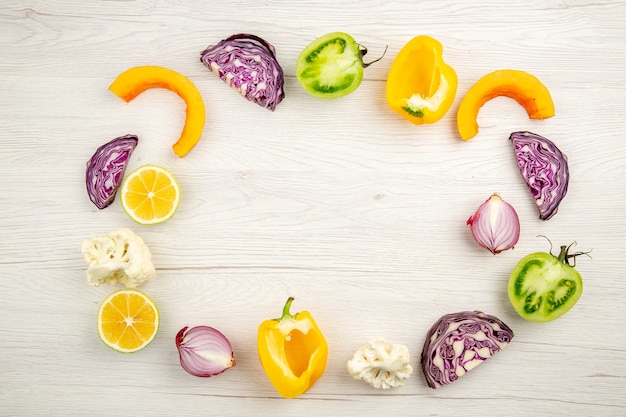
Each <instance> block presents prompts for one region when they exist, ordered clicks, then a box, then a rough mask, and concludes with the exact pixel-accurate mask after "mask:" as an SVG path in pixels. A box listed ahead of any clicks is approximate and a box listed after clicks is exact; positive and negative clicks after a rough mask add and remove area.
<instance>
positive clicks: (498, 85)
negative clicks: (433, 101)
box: [457, 69, 554, 140]
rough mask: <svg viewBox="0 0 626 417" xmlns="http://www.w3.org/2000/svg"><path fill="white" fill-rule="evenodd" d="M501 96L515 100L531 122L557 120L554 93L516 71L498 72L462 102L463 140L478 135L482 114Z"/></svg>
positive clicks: (459, 120)
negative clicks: (480, 111) (489, 103)
mask: <svg viewBox="0 0 626 417" xmlns="http://www.w3.org/2000/svg"><path fill="white" fill-rule="evenodd" d="M498 96H505V97H510V98H512V99H515V100H516V101H517V102H518V103H519V104H520V105H521V106H522V107H524V109H526V112H527V113H528V117H530V118H531V119H538V120H541V119H547V118H548V117H552V116H554V103H553V102H552V97H551V96H550V91H548V88H547V87H546V86H545V85H543V83H542V82H541V81H539V79H538V78H537V77H535V76H534V75H532V74H529V73H527V72H524V71H520V70H513V69H504V70H498V71H494V72H492V73H489V74H487V75H485V76H484V77H482V78H481V79H480V80H478V81H477V82H476V84H474V85H473V86H472V87H471V88H470V89H469V91H468V92H467V94H465V97H463V100H461V105H460V106H459V111H458V113H457V127H458V129H459V133H460V134H461V138H463V140H468V139H471V138H473V137H474V136H476V135H477V134H478V123H477V121H476V119H477V118H478V111H479V110H480V108H481V107H482V106H483V105H484V104H485V103H486V102H487V101H489V100H491V99H492V98H495V97H498Z"/></svg>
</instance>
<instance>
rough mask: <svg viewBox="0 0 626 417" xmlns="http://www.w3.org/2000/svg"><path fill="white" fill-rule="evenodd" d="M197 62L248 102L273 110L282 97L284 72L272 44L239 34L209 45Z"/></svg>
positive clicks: (245, 34)
mask: <svg viewBox="0 0 626 417" xmlns="http://www.w3.org/2000/svg"><path fill="white" fill-rule="evenodd" d="M200 55H201V57H200V61H202V63H203V64H204V65H205V66H206V67H207V68H209V69H210V70H211V71H213V73H214V74H215V75H217V76H218V77H219V78H220V79H221V80H223V81H224V82H225V83H226V84H228V85H229V86H230V87H232V88H233V89H234V90H235V91H237V92H239V93H240V94H241V95H242V96H244V97H245V98H246V99H248V100H249V101H251V102H253V103H256V104H258V105H259V106H261V107H263V108H266V109H268V110H271V111H274V110H275V109H276V106H277V105H278V103H280V102H281V101H282V99H283V98H284V97H285V92H284V89H283V85H284V73H283V69H282V68H281V66H280V64H279V63H278V61H277V60H276V49H275V48H274V46H273V45H272V44H270V43H269V42H267V41H266V40H264V39H263V38H260V37H258V36H255V35H251V34H248V33H239V34H236V35H232V36H231V37H229V38H227V39H224V40H222V41H220V42H219V43H218V44H217V45H212V46H208V47H207V48H206V49H205V50H204V51H202V52H201V53H200Z"/></svg>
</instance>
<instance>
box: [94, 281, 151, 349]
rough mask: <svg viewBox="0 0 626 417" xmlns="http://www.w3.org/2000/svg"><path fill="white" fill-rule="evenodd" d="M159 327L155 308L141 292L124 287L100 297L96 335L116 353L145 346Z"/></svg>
mask: <svg viewBox="0 0 626 417" xmlns="http://www.w3.org/2000/svg"><path fill="white" fill-rule="evenodd" d="M158 330H159V310H158V309H157V306H156V304H154V302H153V301H152V300H151V299H150V298H149V297H148V296H147V295H145V294H144V293H142V292H141V291H137V290H133V289H124V290H119V291H115V292H113V293H112V294H110V295H109V296H108V297H107V298H105V299H104V301H103V302H102V304H100V309H99V311H98V336H100V340H102V343H104V344H105V345H107V346H108V347H110V348H111V349H114V350H117V351H118V352H123V353H131V352H136V351H138V350H141V349H143V348H145V347H146V346H148V344H150V342H152V340H153V339H154V337H155V336H156V334H157V332H158Z"/></svg>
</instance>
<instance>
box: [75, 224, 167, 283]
mask: <svg viewBox="0 0 626 417" xmlns="http://www.w3.org/2000/svg"><path fill="white" fill-rule="evenodd" d="M82 251H83V255H84V256H85V261H87V263H88V264H89V267H88V269H87V281H88V282H89V284H91V285H93V286H94V287H97V286H99V285H100V284H109V285H113V284H115V283H116V282H119V283H121V284H124V285H126V287H128V288H135V287H138V286H140V285H142V284H145V283H146V282H148V281H150V280H151V279H152V278H153V277H154V273H155V269H154V265H153V264H152V253H150V250H149V249H148V247H147V246H146V244H145V243H144V241H143V239H142V238H141V237H139V236H137V235H136V234H134V233H133V232H132V231H131V230H129V229H126V228H121V229H118V230H115V231H113V232H111V233H109V234H108V235H106V236H97V237H94V238H92V239H89V240H85V241H84V242H83V245H82Z"/></svg>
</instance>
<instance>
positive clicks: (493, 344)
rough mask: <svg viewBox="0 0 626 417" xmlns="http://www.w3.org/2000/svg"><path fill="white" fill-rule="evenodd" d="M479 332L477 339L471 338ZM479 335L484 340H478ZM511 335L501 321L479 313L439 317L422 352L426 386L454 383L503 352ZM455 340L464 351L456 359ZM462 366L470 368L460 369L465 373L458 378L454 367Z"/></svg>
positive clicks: (511, 332)
mask: <svg viewBox="0 0 626 417" xmlns="http://www.w3.org/2000/svg"><path fill="white" fill-rule="evenodd" d="M479 332H480V333H481V337H474V336H475V335H477V334H478V333H479ZM483 334H484V335H485V336H486V337H482V336H483ZM513 336H514V334H513V330H511V328H510V327H508V326H507V325H506V324H504V322H502V320H500V319H498V318H497V317H495V316H491V315H488V314H485V313H483V312H481V311H461V312H459V313H453V314H446V315H445V316H442V317H441V318H440V319H439V320H437V322H435V324H433V326H432V327H431V328H430V330H429V331H428V333H427V335H426V341H425V342H424V348H423V350H422V358H421V363H422V370H423V371H424V377H425V378H426V383H427V384H428V386H429V387H430V388H433V389H436V388H439V387H441V386H443V385H447V384H449V383H451V382H454V381H455V380H457V379H458V378H459V377H460V376H462V375H463V374H464V373H465V372H469V371H470V370H471V369H472V368H473V367H474V366H477V365H478V364H480V363H482V362H483V361H485V360H487V359H489V358H490V357H491V356H493V355H494V354H495V353H496V352H498V351H500V350H501V349H504V348H505V347H506V346H507V345H508V344H509V343H510V342H511V340H512V339H513ZM459 341H460V342H462V343H463V347H464V349H463V352H461V354H460V355H458V356H457V355H456V354H455V350H454V343H455V342H459ZM485 349H488V352H489V354H488V355H487V356H483V355H482V354H481V351H482V352H484V350H485ZM468 351H470V352H471V355H470V356H471V359H470V360H469V361H468V360H467V358H466V353H467V352H468ZM472 361H478V362H474V363H472ZM438 364H439V365H440V366H437V365H438ZM464 365H472V366H471V367H470V368H469V369H465V368H463V369H465V370H463V372H462V373H460V375H459V372H458V369H459V368H458V367H463V366H464Z"/></svg>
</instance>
